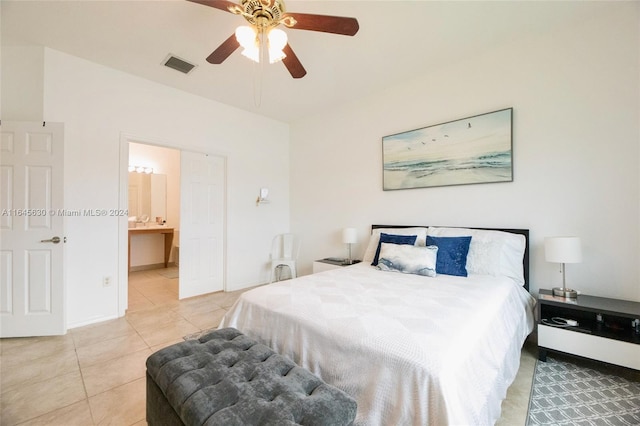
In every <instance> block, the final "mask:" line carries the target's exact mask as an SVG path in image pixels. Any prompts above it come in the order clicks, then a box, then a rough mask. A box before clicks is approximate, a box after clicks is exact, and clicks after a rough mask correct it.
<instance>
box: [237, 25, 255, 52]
mask: <svg viewBox="0 0 640 426" xmlns="http://www.w3.org/2000/svg"><path fill="white" fill-rule="evenodd" d="M236 40H238V43H240V46H242V47H244V48H245V49H250V48H252V47H255V46H256V44H257V33H256V30H255V29H253V27H249V26H247V25H243V26H240V27H238V28H236Z"/></svg>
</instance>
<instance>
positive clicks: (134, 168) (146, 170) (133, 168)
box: [129, 165, 153, 174]
mask: <svg viewBox="0 0 640 426" xmlns="http://www.w3.org/2000/svg"><path fill="white" fill-rule="evenodd" d="M129 171H130V172H136V173H146V174H151V173H153V167H144V166H132V165H129Z"/></svg>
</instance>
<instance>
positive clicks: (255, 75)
mask: <svg viewBox="0 0 640 426" xmlns="http://www.w3.org/2000/svg"><path fill="white" fill-rule="evenodd" d="M238 1H239V0H238ZM607 3H608V2H606V1H605V2H591V1H584V2H583V1H567V2H563V1H551V2H543V1H530V2H529V1H519V2H516V1H468V2H467V1H420V0H413V1H346V0H340V1H294V0H291V1H288V2H287V3H286V7H287V10H288V11H291V12H302V13H317V14H324V15H335V16H349V17H355V18H357V19H358V21H359V23H360V31H359V32H358V33H357V34H356V35H355V36H354V37H346V36H340V35H334V34H328V33H319V32H311V31H303V30H298V31H296V30H292V29H286V28H284V29H285V31H286V32H287V34H288V36H289V43H290V45H291V47H292V48H293V50H294V51H295V53H296V54H297V56H298V58H299V59H300V61H301V62H302V64H303V65H304V67H305V68H306V69H307V75H306V76H305V77H304V78H302V79H297V80H294V79H293V78H291V76H290V75H289V73H288V71H287V70H286V68H285V67H284V65H282V64H280V63H277V64H273V65H264V66H263V67H262V72H261V73H260V72H257V67H255V66H254V65H253V63H252V62H251V61H249V60H248V59H246V58H244V57H243V56H242V55H240V51H239V50H238V51H236V52H234V53H233V54H232V55H231V56H230V57H229V58H228V59H227V60H226V61H225V62H224V63H223V64H221V65H211V64H209V63H207V62H206V60H205V58H206V57H207V56H208V55H209V54H210V53H211V52H212V51H213V50H214V49H215V48H216V47H218V45H219V44H220V43H222V42H223V41H224V40H226V39H227V38H228V37H229V36H230V35H231V34H232V33H233V32H234V30H235V27H236V26H238V25H242V24H244V23H245V20H244V19H243V18H242V17H240V16H236V15H233V14H231V13H225V12H224V11H221V10H218V9H214V8H210V7H206V6H202V5H199V4H195V3H191V2H188V1H185V0H165V1H153V0H133V1H120V0H105V1H97V0H85V1H59V0H46V1H30V0H20V1H11V0H2V1H1V2H0V4H1V6H0V7H1V9H0V13H1V14H2V21H1V24H2V26H1V27H0V31H1V33H0V34H1V36H2V45H7V46H9V45H11V46H13V45H42V46H47V47H50V48H52V49H56V50H59V51H62V52H66V53H69V54H72V55H74V56H78V57H80V58H84V59H87V60H90V61H92V62H96V63H99V64H103V65H106V66H109V67H112V68H115V69H118V70H122V71H125V72H127V73H130V74H134V75H137V76H140V77H143V78H146V79H149V80H152V81H156V82H159V83H162V84H165V85H167V86H172V87H175V88H178V89H181V90H184V91H187V92H190V93H195V94H198V95H200V96H203V97H206V98H210V99H213V100H216V101H219V102H222V103H224V104H227V105H231V106H234V107H237V108H240V109H243V110H246V111H251V112H255V113H257V114H260V115H264V116H267V117H270V118H273V119H277V120H280V121H283V122H287V123H291V122H294V121H296V120H298V119H301V118H303V117H305V116H308V115H311V114H314V113H317V112H319V111H322V110H325V109H328V108H331V107H332V106H335V105H340V104H344V103H347V102H349V101H350V100H353V99H359V98H363V97H365V96H368V95H370V94H372V93H375V92H379V91H382V90H384V89H385V88H387V87H389V86H392V85H394V84H397V83H399V82H403V81H407V80H410V79H413V78H416V77H418V76H421V75H424V74H426V73H429V72H430V70H433V69H435V68H438V67H443V66H448V65H451V64H452V63H455V62H457V61H460V60H463V59H465V58H468V57H469V56H473V55H478V54H481V52H482V51H483V50H487V49H490V48H492V46H495V45H496V44H501V43H513V42H517V40H518V39H520V38H522V37H530V36H532V35H535V34H536V33H542V32H546V31H550V30H551V29H553V28H554V27H557V26H560V25H566V24H567V23H568V22H570V21H576V20H583V19H588V18H590V17H592V16H597V14H598V13H601V12H602V10H603V7H606V5H607ZM609 5H610V3H609ZM169 54H173V55H175V56H177V57H179V58H181V59H184V60H186V61H189V62H191V63H193V64H196V65H197V67H196V68H195V69H194V70H193V71H192V72H191V73H189V74H187V75H184V74H182V73H180V72H178V71H175V70H172V69H170V68H167V67H165V66H163V65H162V64H163V63H164V60H165V59H166V58H167V56H168V55H169ZM260 76H261V78H260ZM254 86H255V87H256V89H255V90H254ZM256 94H259V96H258V97H257V99H254V98H255V95H256ZM258 103H259V106H256V104H258Z"/></svg>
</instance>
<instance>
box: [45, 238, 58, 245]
mask: <svg viewBox="0 0 640 426" xmlns="http://www.w3.org/2000/svg"><path fill="white" fill-rule="evenodd" d="M40 242H41V243H53V244H58V243H59V242H60V237H53V238H51V239H50V240H40Z"/></svg>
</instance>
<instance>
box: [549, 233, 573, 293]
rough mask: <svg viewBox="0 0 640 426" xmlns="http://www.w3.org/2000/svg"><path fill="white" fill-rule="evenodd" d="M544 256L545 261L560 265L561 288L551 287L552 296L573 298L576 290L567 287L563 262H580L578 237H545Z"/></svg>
mask: <svg viewBox="0 0 640 426" xmlns="http://www.w3.org/2000/svg"><path fill="white" fill-rule="evenodd" d="M544 257H545V259H546V261H547V262H555V263H560V264H561V265H562V288H560V287H555V288H554V289H553V295H554V296H560V297H567V298H571V299H575V298H577V297H578V292H577V291H575V290H572V289H570V288H567V285H566V280H565V275H564V264H565V263H580V262H582V249H581V247H580V238H579V237H547V238H545V239H544Z"/></svg>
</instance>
